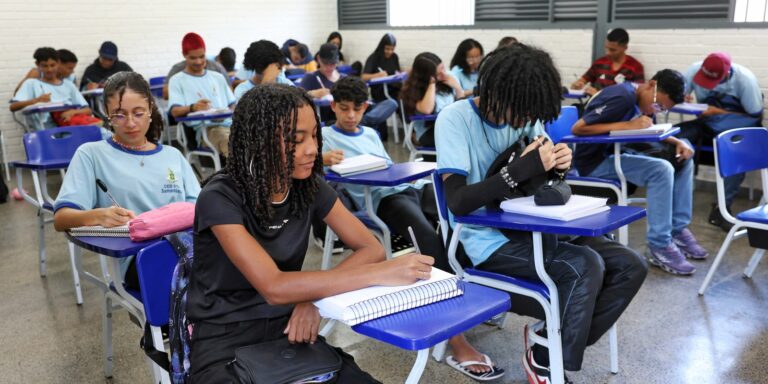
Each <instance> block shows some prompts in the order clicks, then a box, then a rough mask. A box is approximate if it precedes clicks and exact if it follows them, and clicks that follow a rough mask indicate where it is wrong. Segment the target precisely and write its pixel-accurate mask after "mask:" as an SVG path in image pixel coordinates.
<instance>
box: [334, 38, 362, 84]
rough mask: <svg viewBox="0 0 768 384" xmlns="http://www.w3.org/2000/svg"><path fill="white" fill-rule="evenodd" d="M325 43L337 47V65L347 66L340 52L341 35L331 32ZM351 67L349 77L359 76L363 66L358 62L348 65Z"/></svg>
mask: <svg viewBox="0 0 768 384" xmlns="http://www.w3.org/2000/svg"><path fill="white" fill-rule="evenodd" d="M325 42H326V43H331V44H333V45H335V46H337V47H339V65H343V64H348V63H347V61H346V60H345V59H344V54H343V53H342V52H341V45H342V42H343V40H342V38H341V33H338V32H336V31H334V32H331V34H330V35H328V39H327V40H326V41H325ZM349 65H350V66H351V67H352V72H350V73H349V74H350V75H355V76H360V72H362V71H363V64H362V63H360V62H359V61H355V62H354V63H352V64H349Z"/></svg>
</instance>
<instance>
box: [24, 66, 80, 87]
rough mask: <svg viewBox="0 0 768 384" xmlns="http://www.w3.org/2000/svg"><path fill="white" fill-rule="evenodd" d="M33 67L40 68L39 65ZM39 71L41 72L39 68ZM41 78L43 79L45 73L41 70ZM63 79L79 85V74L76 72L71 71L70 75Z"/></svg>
mask: <svg viewBox="0 0 768 384" xmlns="http://www.w3.org/2000/svg"><path fill="white" fill-rule="evenodd" d="M32 69H34V70H38V69H37V67H33V68H32ZM38 72H40V71H39V70H38ZM39 79H40V80H43V73H42V72H40V77H39ZM62 80H66V81H71V82H72V84H74V85H75V87H77V76H75V72H72V73H70V74H69V76H67V77H65V78H63V79H62Z"/></svg>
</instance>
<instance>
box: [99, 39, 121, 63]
mask: <svg viewBox="0 0 768 384" xmlns="http://www.w3.org/2000/svg"><path fill="white" fill-rule="evenodd" d="M99 56H101V57H103V58H105V59H109V60H117V45H115V43H113V42H111V41H105V42H103V43H101V48H99Z"/></svg>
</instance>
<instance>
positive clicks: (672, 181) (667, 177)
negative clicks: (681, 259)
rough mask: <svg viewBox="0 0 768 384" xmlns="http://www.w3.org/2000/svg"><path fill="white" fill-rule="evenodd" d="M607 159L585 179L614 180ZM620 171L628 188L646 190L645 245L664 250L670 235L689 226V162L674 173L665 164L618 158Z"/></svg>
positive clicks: (635, 156) (637, 157)
mask: <svg viewBox="0 0 768 384" xmlns="http://www.w3.org/2000/svg"><path fill="white" fill-rule="evenodd" d="M613 158H614V156H613V155H611V156H609V157H608V158H606V159H605V160H603V162H602V163H600V165H598V166H597V168H595V169H594V170H593V171H592V173H590V174H589V175H588V176H590V177H599V178H603V179H614V180H615V179H618V175H617V174H616V169H615V168H614V166H613ZM621 169H622V170H623V171H624V176H625V177H626V178H627V181H629V182H630V183H632V184H635V185H637V186H643V187H646V190H647V191H646V198H647V210H648V234H647V238H648V244H649V245H651V246H652V247H666V246H667V245H669V243H670V242H671V241H672V234H673V233H675V234H676V233H679V232H680V231H682V230H683V229H685V228H686V227H687V226H688V224H689V223H690V222H691V210H692V209H693V161H692V160H687V161H686V162H685V165H684V166H683V168H682V169H681V170H680V171H678V172H677V173H675V170H674V168H673V167H672V164H670V163H669V162H668V161H666V160H662V159H657V158H654V157H650V156H645V155H638V154H628V153H625V154H622V155H621Z"/></svg>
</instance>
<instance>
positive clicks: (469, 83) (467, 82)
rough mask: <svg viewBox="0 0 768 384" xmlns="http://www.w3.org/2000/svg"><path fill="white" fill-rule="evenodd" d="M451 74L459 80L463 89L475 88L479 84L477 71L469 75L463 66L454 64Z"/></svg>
mask: <svg viewBox="0 0 768 384" xmlns="http://www.w3.org/2000/svg"><path fill="white" fill-rule="evenodd" d="M451 75H453V77H455V78H456V80H458V81H459V85H461V89H463V90H465V91H471V90H474V89H475V86H476V85H477V72H472V73H470V74H469V75H467V74H466V73H464V70H463V69H461V67H459V66H458V65H454V66H453V68H451Z"/></svg>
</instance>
